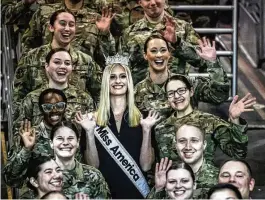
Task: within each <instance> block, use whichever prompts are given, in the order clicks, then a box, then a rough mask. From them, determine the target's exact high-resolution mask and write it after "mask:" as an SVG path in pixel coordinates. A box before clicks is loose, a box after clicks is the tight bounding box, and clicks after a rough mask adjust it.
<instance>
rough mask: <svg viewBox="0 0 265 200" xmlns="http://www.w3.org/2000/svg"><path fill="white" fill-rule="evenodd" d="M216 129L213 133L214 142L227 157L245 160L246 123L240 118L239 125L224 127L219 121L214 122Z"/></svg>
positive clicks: (246, 143)
mask: <svg viewBox="0 0 265 200" xmlns="http://www.w3.org/2000/svg"><path fill="white" fill-rule="evenodd" d="M215 122H216V124H215V125H216V127H217V128H216V129H215V131H214V140H215V141H216V142H217V144H218V146H219V147H220V149H221V150H222V151H223V152H224V153H225V154H227V155H229V156H231V157H234V158H241V159H242V158H245V157H246V156H247V145H248V135H247V134H246V131H247V122H246V121H245V120H244V119H241V118H240V124H239V125H237V124H234V123H228V122H226V125H224V123H222V125H221V126H219V124H220V120H215Z"/></svg>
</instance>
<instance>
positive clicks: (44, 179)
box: [35, 160, 63, 194]
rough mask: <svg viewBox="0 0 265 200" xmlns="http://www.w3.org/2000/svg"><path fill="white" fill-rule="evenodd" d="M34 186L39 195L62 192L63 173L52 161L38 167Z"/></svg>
mask: <svg viewBox="0 0 265 200" xmlns="http://www.w3.org/2000/svg"><path fill="white" fill-rule="evenodd" d="M35 184H36V185H35V186H36V188H37V190H38V193H39V194H45V193H47V192H50V191H61V190H62V184H63V173H62V170H61V168H60V167H59V166H58V165H57V163H56V162H55V161H54V160H50V161H48V162H45V163H43V164H42V165H40V171H39V173H38V178H37V181H36V183H35Z"/></svg>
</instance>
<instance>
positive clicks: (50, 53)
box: [45, 48, 73, 64]
mask: <svg viewBox="0 0 265 200" xmlns="http://www.w3.org/2000/svg"><path fill="white" fill-rule="evenodd" d="M61 51H63V52H67V53H68V54H69V56H70V57H71V61H72V60H73V58H72V56H71V54H70V52H69V51H68V50H66V49H64V48H55V49H51V50H50V51H49V53H48V54H47V55H46V57H45V62H46V63H47V64H49V63H50V61H51V58H52V56H53V55H54V54H55V53H57V52H61Z"/></svg>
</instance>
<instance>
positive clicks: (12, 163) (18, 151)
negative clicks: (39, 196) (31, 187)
mask: <svg viewBox="0 0 265 200" xmlns="http://www.w3.org/2000/svg"><path fill="white" fill-rule="evenodd" d="M13 140H14V144H13V146H12V147H11V149H10V151H9V152H8V159H7V164H6V166H5V167H4V170H3V171H4V180H5V182H6V184H7V185H10V186H11V187H22V185H23V183H24V181H25V179H26V172H27V167H28V163H29V160H30V158H31V151H29V150H26V149H25V148H23V147H22V146H21V144H20V136H19V134H18V132H17V133H16V134H15V135H14V139H13Z"/></svg>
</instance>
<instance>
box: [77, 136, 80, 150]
mask: <svg viewBox="0 0 265 200" xmlns="http://www.w3.org/2000/svg"><path fill="white" fill-rule="evenodd" d="M79 146H80V138H79V139H78V140H77V148H79Z"/></svg>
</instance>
